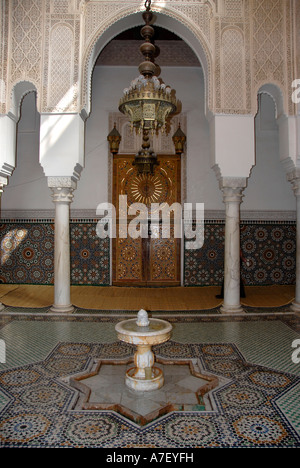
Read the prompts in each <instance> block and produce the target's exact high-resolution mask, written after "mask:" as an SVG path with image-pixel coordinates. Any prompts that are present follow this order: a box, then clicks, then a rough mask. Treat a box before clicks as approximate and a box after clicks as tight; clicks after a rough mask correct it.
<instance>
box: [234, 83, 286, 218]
mask: <svg viewBox="0 0 300 468" xmlns="http://www.w3.org/2000/svg"><path fill="white" fill-rule="evenodd" d="M282 114H283V99H282V94H281V92H280V89H279V88H278V87H277V86H276V85H272V84H266V85H264V86H262V87H261V88H260V90H259V92H258V95H257V114H256V117H255V142H256V144H255V149H256V164H255V166H254V167H253V169H252V172H251V177H250V178H249V180H248V187H247V189H246V190H245V197H244V202H243V205H242V209H243V210H249V211H254V210H255V207H258V206H259V207H260V210H262V211H263V212H265V213H266V216H267V217H268V214H272V215H273V217H275V218H276V216H277V217H278V219H279V218H280V216H283V217H285V218H286V217H287V216H288V212H290V213H291V214H292V213H293V212H294V210H295V197H294V195H293V192H292V190H291V186H290V184H289V183H288V181H287V179H286V173H285V169H284V167H283V164H282V162H281V161H280V133H279V126H278V117H280V116H281V115H282ZM256 209H257V208H256ZM276 213H277V214H276ZM284 213H285V216H284Z"/></svg>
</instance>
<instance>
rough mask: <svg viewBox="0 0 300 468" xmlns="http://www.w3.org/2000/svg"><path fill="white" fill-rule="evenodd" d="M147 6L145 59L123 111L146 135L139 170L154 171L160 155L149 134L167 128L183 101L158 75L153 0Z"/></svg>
mask: <svg viewBox="0 0 300 468" xmlns="http://www.w3.org/2000/svg"><path fill="white" fill-rule="evenodd" d="M145 8H146V11H145V12H144V13H143V19H144V21H145V26H143V27H142V29H141V36H142V37H143V38H144V39H145V42H144V43H143V44H142V45H141V47H140V51H141V52H142V54H143V56H144V61H143V62H142V63H141V64H140V66H139V72H140V75H139V76H138V78H136V79H135V80H133V81H132V82H131V84H130V87H129V88H126V89H125V90H124V96H123V97H122V98H121V100H120V103H119V110H120V111H121V112H122V113H123V114H125V115H127V116H128V117H129V119H130V123H131V128H132V129H134V128H135V129H136V130H137V132H139V133H142V134H143V144H142V149H141V150H140V151H139V152H138V153H137V154H136V157H135V161H134V163H133V164H134V165H136V167H137V169H138V172H139V173H146V174H147V173H152V174H153V172H154V167H155V166H156V165H158V164H159V163H158V161H157V156H156V154H155V153H154V151H153V150H152V149H151V148H150V141H149V133H150V132H151V133H152V134H154V133H155V132H157V131H159V130H161V131H164V130H165V127H166V121H167V118H168V117H169V116H170V115H172V114H174V113H175V112H176V111H177V109H178V108H179V106H180V102H179V101H177V99H176V95H175V94H176V93H175V91H174V90H172V89H171V88H170V86H166V85H165V84H164V83H163V82H162V80H161V79H159V78H158V76H157V75H158V74H159V67H158V66H157V65H156V64H155V63H154V60H155V58H156V57H157V56H158V55H159V49H158V48H157V47H156V46H155V45H154V44H153V43H152V42H151V39H152V38H153V36H154V28H153V27H152V26H151V22H152V20H153V13H152V11H151V0H147V1H146V3H145Z"/></svg>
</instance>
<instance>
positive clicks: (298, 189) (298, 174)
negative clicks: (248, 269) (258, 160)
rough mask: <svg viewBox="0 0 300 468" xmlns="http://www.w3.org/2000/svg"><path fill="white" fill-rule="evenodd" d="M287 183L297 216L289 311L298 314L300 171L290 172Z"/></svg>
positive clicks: (299, 298)
mask: <svg viewBox="0 0 300 468" xmlns="http://www.w3.org/2000/svg"><path fill="white" fill-rule="evenodd" d="M287 178H288V180H289V182H291V184H292V187H293V190H294V194H295V197H296V216H297V232H296V242H297V250H296V288H295V289H296V290H295V300H294V301H293V303H292V305H291V309H292V310H293V311H294V312H298V313H300V169H295V170H294V171H292V172H290V173H289V174H288V176H287Z"/></svg>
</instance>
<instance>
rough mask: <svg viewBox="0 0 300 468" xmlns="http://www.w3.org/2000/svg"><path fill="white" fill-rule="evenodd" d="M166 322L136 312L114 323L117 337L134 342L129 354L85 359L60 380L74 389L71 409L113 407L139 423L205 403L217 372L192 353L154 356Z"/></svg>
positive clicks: (164, 336)
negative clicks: (79, 369)
mask: <svg viewBox="0 0 300 468" xmlns="http://www.w3.org/2000/svg"><path fill="white" fill-rule="evenodd" d="M172 330H173V327H172V325H171V324H170V323H169V322H167V321H165V320H161V319H157V318H152V317H151V318H148V314H147V312H146V311H145V310H143V309H142V310H140V311H139V313H138V315H137V317H135V318H132V319H128V320H123V321H121V322H119V323H117V324H116V325H115V331H116V333H117V338H118V340H119V341H122V342H124V343H128V344H130V345H134V346H136V352H135V353H134V356H133V355H131V356H130V357H126V358H120V359H111V358H105V357H104V356H103V357H101V358H94V359H91V360H90V362H89V364H88V367H87V368H86V369H85V370H84V371H83V372H80V373H78V374H75V375H72V376H69V377H68V376H66V377H65V381H66V382H68V383H69V384H70V385H71V387H72V388H74V389H76V390H77V392H78V393H77V394H76V396H75V397H74V402H72V404H71V407H72V409H73V410H75V411H76V410H91V411H95V410H99V411H115V412H116V413H118V414H120V415H122V417H125V418H126V419H128V420H130V421H133V422H135V423H136V424H138V425H139V426H143V425H146V424H148V423H150V422H152V421H154V420H156V419H157V418H159V417H161V416H164V415H166V414H168V413H170V412H172V411H197V412H198V411H205V410H209V409H211V399H210V397H209V394H210V392H211V391H212V390H213V389H215V388H216V387H218V386H219V379H218V377H217V376H214V375H211V374H207V373H206V372H203V370H202V368H201V363H200V361H199V360H198V359H197V358H190V359H188V358H187V359H183V358H177V359H173V358H168V359H164V358H162V357H161V356H154V353H153V352H152V346H154V345H159V344H162V343H165V342H167V341H168V340H170V338H171V333H172Z"/></svg>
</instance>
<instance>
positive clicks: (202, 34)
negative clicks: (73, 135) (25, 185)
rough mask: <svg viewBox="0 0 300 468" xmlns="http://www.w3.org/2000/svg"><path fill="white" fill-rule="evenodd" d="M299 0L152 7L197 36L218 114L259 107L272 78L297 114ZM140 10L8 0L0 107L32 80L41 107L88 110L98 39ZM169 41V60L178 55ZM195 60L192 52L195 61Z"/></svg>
mask: <svg viewBox="0 0 300 468" xmlns="http://www.w3.org/2000/svg"><path fill="white" fill-rule="evenodd" d="M298 3H299V1H298V0H297V2H296V1H292V0H291V1H290V0H286V1H283V0H168V2H166V1H165V0H155V1H153V2H152V9H153V11H154V12H155V13H157V14H160V15H164V16H166V17H169V18H171V19H172V20H175V22H174V23H173V24H175V25H176V24H177V23H176V22H178V26H179V28H178V32H179V30H180V29H181V26H184V27H186V28H187V30H188V31H189V32H190V33H191V34H192V35H193V36H195V37H196V39H197V40H198V41H199V47H200V48H199V50H203V55H202V57H203V58H204V62H205V61H206V63H204V62H203V65H205V67H206V69H205V70H204V72H205V79H206V83H207V87H206V100H207V107H208V108H209V109H210V110H211V111H212V112H214V113H216V112H226V113H237V114H242V113H249V112H251V113H253V112H255V111H256V107H257V98H256V93H257V92H258V90H259V89H260V88H261V86H262V85H264V84H266V83H273V84H275V85H276V86H278V88H280V90H281V92H282V94H283V98H284V110H285V112H286V113H288V114H290V115H293V114H295V112H296V109H295V104H294V103H293V102H292V99H291V83H292V81H293V80H294V79H296V78H299V76H295V74H296V75H297V73H298V74H299V73H300V47H299V37H300V36H299V34H300V33H299V30H300V28H299V25H300V10H299V6H298ZM142 11H144V0H143V1H142V2H141V1H140V0H124V1H122V2H117V1H115V0H2V1H1V2H0V15H1V22H0V40H1V47H0V112H1V113H2V114H3V113H7V112H8V111H9V110H10V109H11V100H12V91H13V88H14V86H15V85H16V84H18V83H19V82H22V81H26V82H30V83H32V84H33V85H34V87H35V89H36V91H37V95H38V105H39V108H38V111H39V112H45V113H46V112H79V111H81V110H82V109H88V108H89V105H88V102H87V101H88V100H89V99H90V97H89V96H90V87H91V76H90V75H91V72H92V67H93V65H94V63H93V64H91V63H90V60H91V61H93V60H96V56H95V57H94V55H93V51H94V48H95V46H96V43H97V41H98V40H99V38H100V37H101V35H102V34H103V33H104V32H105V31H106V30H107V29H108V28H109V27H110V26H112V25H114V24H116V23H117V22H118V21H119V20H121V19H123V18H125V17H129V16H130V15H134V14H136V13H141V12H142ZM141 24H142V19H141ZM175 29H176V27H175ZM181 31H182V30H181ZM120 32H121V31H120ZM173 32H175V34H176V32H177V31H176V30H174V31H173ZM297 41H298V42H297ZM181 46H186V44H181ZM181 46H180V47H181ZM168 47H169V46H168V45H167V46H166V50H165V51H166V54H167V57H166V59H168V58H170V57H171V55H172V54H171V49H168ZM201 47H202V49H201ZM104 52H105V50H104ZM104 52H103V53H104ZM197 52H198V51H197ZM201 53H202V52H201ZM168 54H169V55H168ZM198 55H199V54H198ZM103 57H104V55H103ZM108 59H109V57H108V56H107V57H106V60H108ZM162 59H163V56H162ZM123 60H124V59H123ZM172 60H173V59H172ZM189 60H191V61H190V62H189ZM193 60H194V57H192V55H191V56H190V58H189V57H188V55H187V56H186V61H187V62H189V63H190V64H191V66H194V65H192V63H193ZM201 60H202V59H201ZM158 63H159V64H160V62H159V60H158ZM195 63H196V62H195ZM125 65H126V64H125ZM79 96H80V99H81V101H80V102H79Z"/></svg>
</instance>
